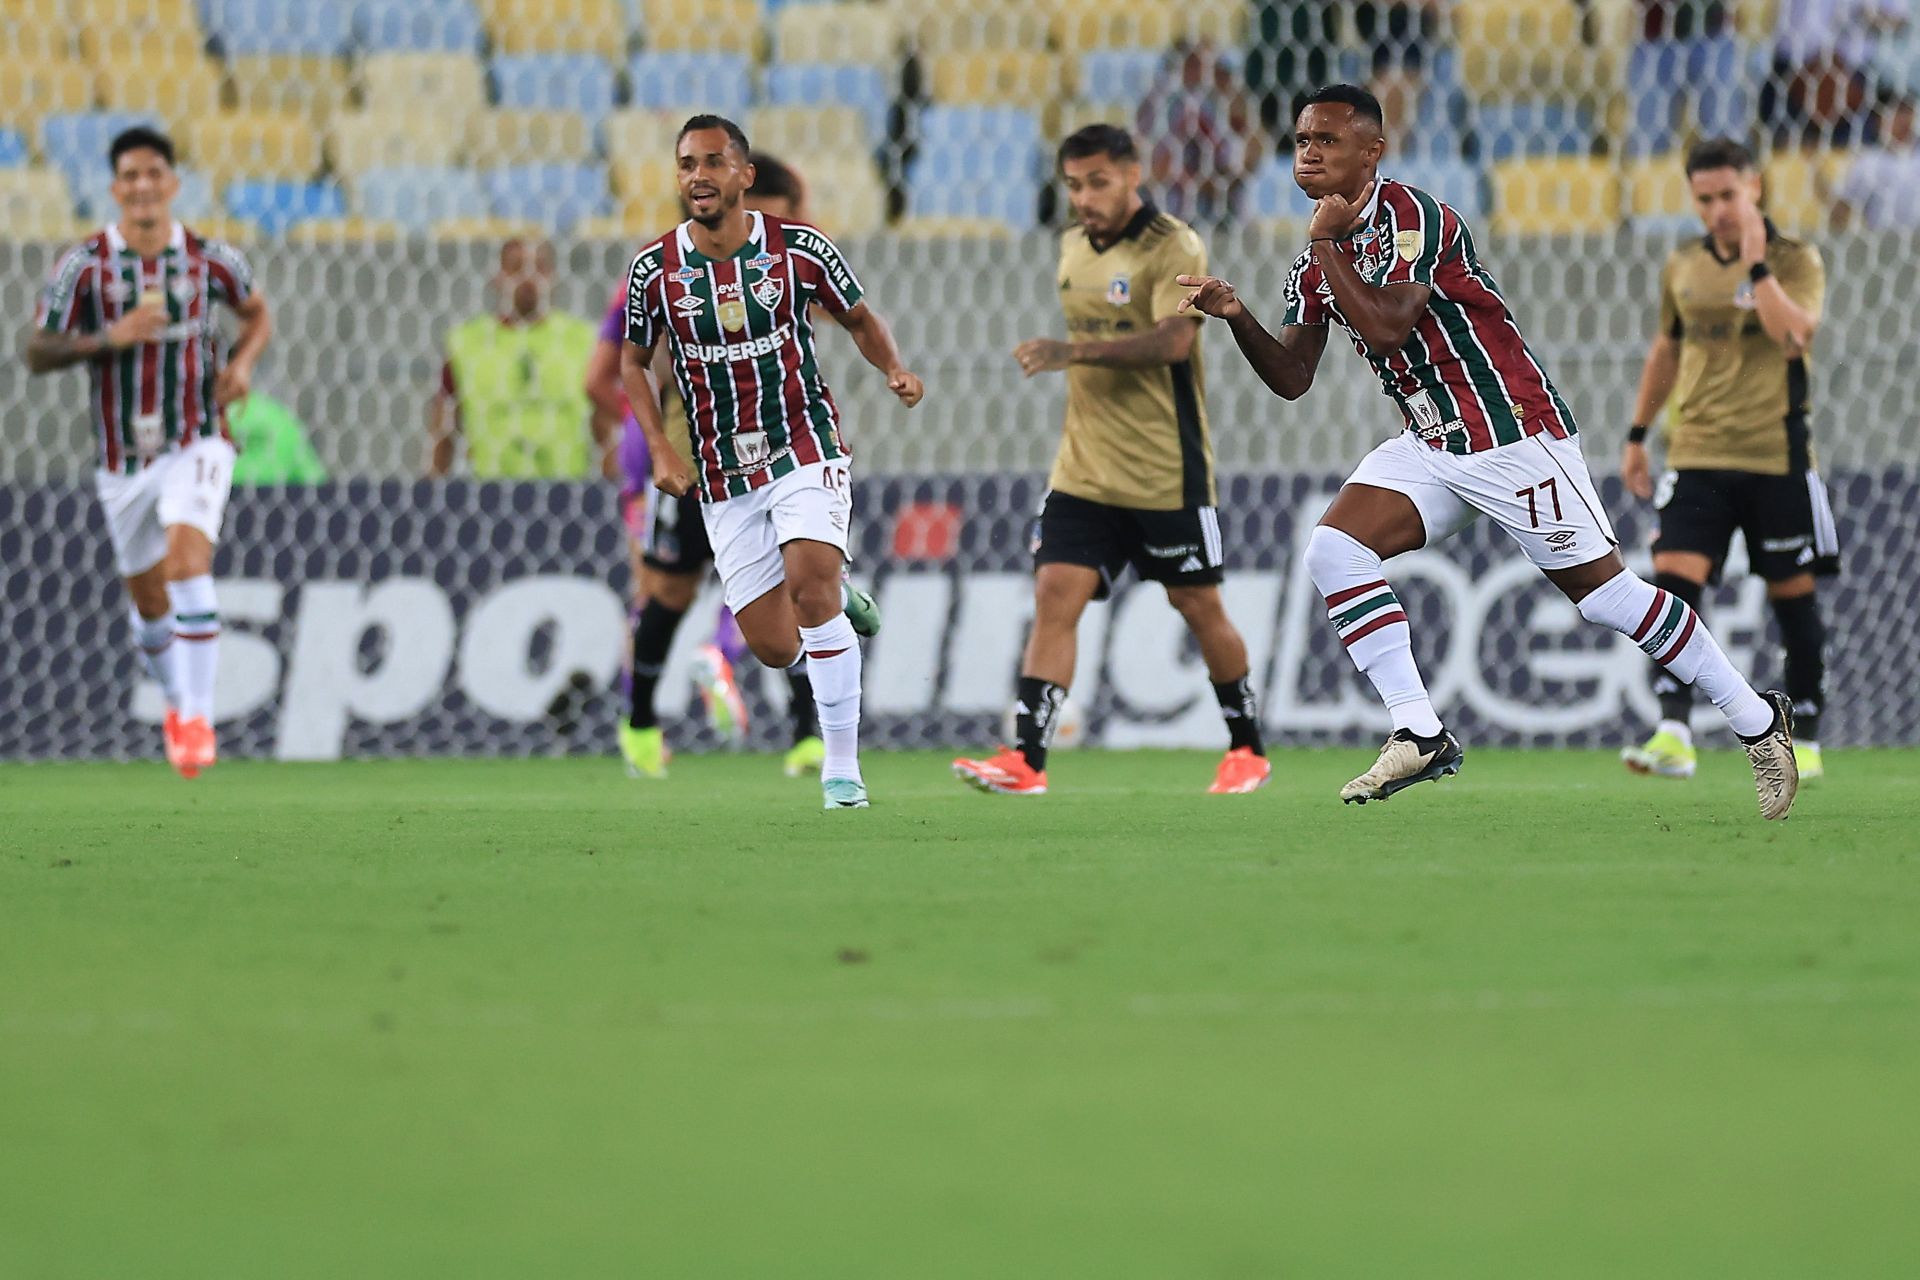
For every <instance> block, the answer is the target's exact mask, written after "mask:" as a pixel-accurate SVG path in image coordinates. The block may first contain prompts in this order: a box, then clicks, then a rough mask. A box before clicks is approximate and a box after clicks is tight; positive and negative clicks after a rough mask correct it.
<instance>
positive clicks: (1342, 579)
mask: <svg viewBox="0 0 1920 1280" xmlns="http://www.w3.org/2000/svg"><path fill="white" fill-rule="evenodd" d="M1379 572H1380V557H1379V556H1377V555H1375V554H1373V552H1371V551H1369V550H1367V549H1366V547H1364V546H1362V545H1361V543H1360V541H1359V540H1358V539H1356V538H1355V537H1354V536H1353V535H1352V534H1348V533H1342V532H1341V531H1340V530H1338V529H1335V528H1331V527H1329V526H1327V525H1324V524H1319V525H1315V526H1314V527H1313V532H1312V533H1311V534H1309V535H1308V536H1307V573H1308V574H1309V575H1310V576H1311V577H1312V578H1313V585H1314V586H1316V587H1318V588H1319V589H1320V592H1321V594H1322V595H1328V594H1331V593H1333V592H1335V591H1338V590H1341V589H1342V588H1343V587H1346V586H1349V585H1351V583H1352V580H1353V578H1354V576H1355V575H1356V574H1377V573H1379Z"/></svg>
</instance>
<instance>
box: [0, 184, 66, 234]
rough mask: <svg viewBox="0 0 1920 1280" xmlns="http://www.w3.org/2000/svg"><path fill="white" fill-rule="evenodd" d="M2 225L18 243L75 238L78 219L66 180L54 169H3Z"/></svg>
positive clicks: (0, 221) (0, 209)
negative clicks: (68, 192)
mask: <svg viewBox="0 0 1920 1280" xmlns="http://www.w3.org/2000/svg"><path fill="white" fill-rule="evenodd" d="M0 226H5V227H6V229H7V236H8V238H9V239H16V240H47V239H53V240H65V239H67V238H69V237H71V236H73V234H74V232H75V230H76V228H77V226H78V219H76V218H75V217H74V212H73V199H72V197H71V196H69V195H68V194H67V183H66V179H64V178H62V177H61V176H60V175H59V174H58V173H56V172H54V171H53V170H52V169H0Z"/></svg>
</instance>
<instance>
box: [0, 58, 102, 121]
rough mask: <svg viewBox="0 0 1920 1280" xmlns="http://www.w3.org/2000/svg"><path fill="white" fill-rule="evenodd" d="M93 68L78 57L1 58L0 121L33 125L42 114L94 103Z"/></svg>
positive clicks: (80, 107)
mask: <svg viewBox="0 0 1920 1280" xmlns="http://www.w3.org/2000/svg"><path fill="white" fill-rule="evenodd" d="M93 81H94V75H93V68H92V67H89V66H88V65H87V64H86V63H84V62H81V61H80V60H79V59H77V58H64V59H48V60H46V61H44V62H15V61H13V60H12V59H7V60H5V61H0V125H11V126H12V127H13V128H16V129H22V130H26V129H32V128H34V127H35V126H36V125H38V124H39V122H40V119H41V117H43V116H49V115H60V114H64V113H66V112H70V111H86V110H89V109H91V108H92V106H93V104H94V97H93V92H94V83H93Z"/></svg>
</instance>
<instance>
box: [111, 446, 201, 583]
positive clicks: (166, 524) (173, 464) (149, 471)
mask: <svg viewBox="0 0 1920 1280" xmlns="http://www.w3.org/2000/svg"><path fill="white" fill-rule="evenodd" d="M95 488H96V491H97V492H98V493H99V495H100V509H101V511H103V512H104V513H105V514H106V517H107V537H108V538H110V539H112V541H113V558H114V561H115V563H116V564H117V565H118V566H119V569H120V576H121V577H123V578H131V577H134V576H135V575H137V574H142V573H145V572H146V571H147V570H149V569H151V568H153V566H155V565H157V564H159V563H160V562H161V561H162V560H164V559H166V558H167V530H168V529H169V528H171V527H172V526H174V525H176V524H184V525H189V526H191V527H193V528H195V529H198V530H199V531H200V532H202V533H204V534H206V535H207V540H208V541H209V542H212V543H214V544H216V545H217V544H218V543H219V541H220V526H221V524H222V523H223V522H224V521H225V519H226V515H227V494H228V493H229V491H231V489H232V488H233V446H232V445H230V444H228V443H227V442H226V441H225V440H222V439H221V438H220V437H218V436H213V437H210V438H208V439H205V440H196V441H194V442H193V443H192V444H190V445H188V446H187V447H186V448H184V449H176V450H174V451H173V452H171V453H165V454H162V455H161V456H160V457H158V458H155V459H154V460H153V462H152V464H151V465H149V466H148V467H147V468H146V469H145V470H142V471H136V472H134V474H132V475H130V476H129V475H121V474H119V473H118V472H114V471H101V472H99V473H97V475H96V476H95Z"/></svg>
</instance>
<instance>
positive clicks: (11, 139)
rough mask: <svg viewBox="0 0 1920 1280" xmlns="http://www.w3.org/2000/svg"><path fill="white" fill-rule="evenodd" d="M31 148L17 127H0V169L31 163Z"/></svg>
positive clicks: (14, 167)
mask: <svg viewBox="0 0 1920 1280" xmlns="http://www.w3.org/2000/svg"><path fill="white" fill-rule="evenodd" d="M32 160H33V148H32V147H30V146H28V145H27V137H26V135H25V134H23V133H21V132H20V131H19V130H18V129H0V169H19V168H22V167H24V166H25V165H27V164H29V163H31V162H32Z"/></svg>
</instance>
